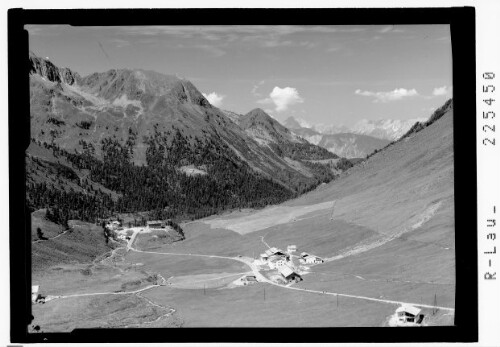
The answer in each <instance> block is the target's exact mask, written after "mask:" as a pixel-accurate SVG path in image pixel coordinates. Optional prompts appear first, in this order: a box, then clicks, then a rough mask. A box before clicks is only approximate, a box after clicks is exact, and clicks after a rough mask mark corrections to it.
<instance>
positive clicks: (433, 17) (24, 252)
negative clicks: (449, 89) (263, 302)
mask: <svg viewBox="0 0 500 347" xmlns="http://www.w3.org/2000/svg"><path fill="white" fill-rule="evenodd" d="M25 24H70V25H78V26H96V25H99V26H117V25H188V24H193V25H194V24H195V25H210V24H219V25H238V24H239V25H257V24H260V25H280V24H281V25H286V24H294V25H295V24H302V25H313V24H325V25H326V24H329V25H356V24H358V25H361V24H365V25H368V24H449V25H450V30H451V39H452V55H453V98H454V108H455V111H454V153H460V155H455V170H454V171H455V226H456V233H455V235H456V236H455V237H456V305H455V307H456V311H455V326H451V327H422V328H419V329H412V328H397V329H394V328H361V327H360V328H300V329H297V328H294V329H293V331H294V333H293V335H291V334H289V333H287V331H288V332H290V331H291V329H287V328H272V329H271V330H269V329H258V328H255V329H258V330H260V332H255V333H250V330H254V329H248V328H247V329H243V328H230V329H229V328H228V329H226V328H217V329H213V328H190V329H189V330H186V329H88V330H83V329H82V330H75V331H73V332H71V333H68V334H66V333H47V334H29V333H28V332H27V326H28V324H29V323H30V317H31V301H30V283H31V267H30V264H31V248H30V246H31V243H30V239H29V235H30V233H29V232H28V230H29V226H30V220H29V218H28V217H27V216H28V213H27V209H26V206H25V188H24V185H25V183H24V177H25V171H24V170H25V169H24V151H25V149H26V148H27V146H28V144H29V140H30V136H29V90H28V89H29V80H28V69H27V57H28V35H27V32H26V31H24V30H23V26H24V25H25ZM8 61H9V80H8V83H9V90H8V91H9V178H10V196H9V199H10V261H11V268H10V274H11V287H10V288H11V340H12V342H18V343H34V342H45V343H51V342H60V343H63V342H64V343H67V342H80V343H90V342H121V343H125V342H126V343H131V342H296V343H300V342H316V343H318V342H323V343H326V342H474V341H477V340H478V296H477V293H478V289H477V278H478V273H477V257H476V255H477V252H478V250H477V246H476V245H477V223H476V222H477V212H476V211H477V208H474V207H477V185H476V182H477V174H476V173H475V172H471V171H470V170H467V168H468V167H470V165H471V162H472V163H475V162H476V152H475V147H471V146H470V144H471V143H476V141H475V140H476V134H475V133H472V132H471V129H473V128H475V127H472V124H476V123H475V122H476V119H475V114H476V104H475V97H474V96H475V92H476V71H475V9H474V8H473V7H451V8H411V9H410V8H406V9H405V8H379V9H367V8H358V9H335V8H318V9H310V8H308V9H150V10H146V9H144V10H142V9H123V10H118V9H110V10H23V9H12V10H10V11H9V13H8ZM465 137H467V139H468V140H467V141H463V138H465ZM20 220H22V221H24V227H25V231H26V232H24V233H23V232H22V230H20V227H19V225H20V224H21V225H22V223H18V222H16V221H20Z"/></svg>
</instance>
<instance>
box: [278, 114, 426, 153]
mask: <svg viewBox="0 0 500 347" xmlns="http://www.w3.org/2000/svg"><path fill="white" fill-rule="evenodd" d="M423 120H424V118H418V119H417V118H416V119H409V120H404V121H402V120H391V119H383V120H378V121H371V120H367V119H363V120H360V121H359V122H357V123H356V124H355V125H354V126H353V127H352V128H349V127H346V126H344V125H326V124H309V123H308V122H306V121H304V120H303V119H296V118H294V117H288V118H287V119H286V120H285V121H284V122H283V125H284V126H286V127H287V128H289V129H291V130H292V132H293V133H295V134H297V135H299V136H301V137H302V138H304V139H306V140H307V141H309V142H310V143H313V144H315V145H318V146H320V147H323V148H325V149H327V150H329V151H330V152H332V153H336V154H337V155H340V156H342V157H346V158H365V157H366V156H367V155H369V154H371V153H372V152H373V151H375V150H379V149H380V148H383V147H385V146H386V145H388V144H389V143H390V142H391V141H394V140H397V139H398V138H400V137H401V136H402V135H403V134H405V133H406V132H407V131H408V130H409V129H410V128H411V127H412V126H413V125H414V124H415V123H417V122H419V121H423Z"/></svg>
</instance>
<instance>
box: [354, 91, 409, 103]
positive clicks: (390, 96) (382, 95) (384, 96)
mask: <svg viewBox="0 0 500 347" xmlns="http://www.w3.org/2000/svg"><path fill="white" fill-rule="evenodd" d="M354 93H355V94H357V95H362V96H369V97H373V98H375V99H374V102H389V101H395V100H401V99H403V98H408V97H412V96H417V95H419V94H418V92H417V91H416V90H415V89H405V88H396V89H394V90H393V91H389V92H371V91H368V90H361V89H357V90H356V91H355V92H354Z"/></svg>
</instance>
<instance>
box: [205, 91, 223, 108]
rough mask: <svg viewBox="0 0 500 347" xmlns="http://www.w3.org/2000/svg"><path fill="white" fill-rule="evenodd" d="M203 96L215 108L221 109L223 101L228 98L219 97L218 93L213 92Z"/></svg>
mask: <svg viewBox="0 0 500 347" xmlns="http://www.w3.org/2000/svg"><path fill="white" fill-rule="evenodd" d="M202 94H203V96H204V97H205V98H206V99H207V100H208V102H209V103H211V104H212V105H213V106H215V107H221V106H222V99H224V98H225V97H226V96H225V95H219V94H217V93H216V92H212V93H210V94H205V93H202Z"/></svg>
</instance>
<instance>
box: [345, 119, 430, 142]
mask: <svg viewBox="0 0 500 347" xmlns="http://www.w3.org/2000/svg"><path fill="white" fill-rule="evenodd" d="M425 120H426V118H413V119H406V120H401V119H380V120H375V121H374V120H368V119H362V120H360V121H359V122H357V123H356V124H354V126H353V127H352V128H351V131H352V132H353V133H355V134H362V135H369V136H373V137H376V138H379V139H385V140H391V141H394V140H397V139H398V138H400V137H401V136H403V135H404V134H405V133H406V132H407V131H408V130H409V129H410V128H411V127H412V126H413V125H414V124H415V123H416V122H423V121H425Z"/></svg>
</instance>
